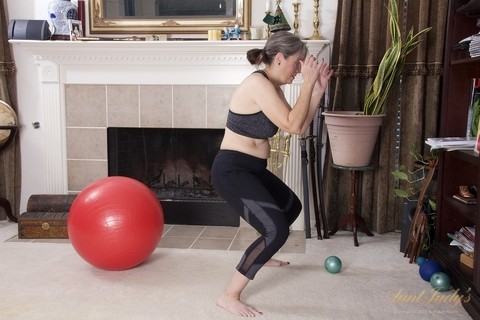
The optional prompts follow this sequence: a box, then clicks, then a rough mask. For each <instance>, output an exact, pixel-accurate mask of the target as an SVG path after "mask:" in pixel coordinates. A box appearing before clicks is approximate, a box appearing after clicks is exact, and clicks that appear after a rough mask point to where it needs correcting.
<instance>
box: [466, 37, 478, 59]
mask: <svg viewBox="0 0 480 320" xmlns="http://www.w3.org/2000/svg"><path fill="white" fill-rule="evenodd" d="M470 38H471V39H472V40H471V41H470V46H469V49H468V51H469V52H470V57H472V58H474V57H478V56H480V35H479V34H474V35H472V36H470Z"/></svg>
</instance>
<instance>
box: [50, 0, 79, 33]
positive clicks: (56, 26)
mask: <svg viewBox="0 0 480 320" xmlns="http://www.w3.org/2000/svg"><path fill="white" fill-rule="evenodd" d="M77 17H78V9H77V6H75V5H74V4H73V3H71V2H70V0H52V1H50V3H49V4H48V23H49V24H50V28H51V31H52V34H53V36H54V37H55V36H68V37H70V29H69V22H68V20H77Z"/></svg>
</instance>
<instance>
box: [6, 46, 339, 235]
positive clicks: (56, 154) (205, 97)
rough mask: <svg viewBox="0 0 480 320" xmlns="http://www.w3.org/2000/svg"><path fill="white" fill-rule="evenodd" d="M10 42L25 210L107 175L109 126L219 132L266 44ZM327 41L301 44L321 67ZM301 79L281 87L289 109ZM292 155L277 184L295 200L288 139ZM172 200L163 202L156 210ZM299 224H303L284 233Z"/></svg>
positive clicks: (296, 161)
mask: <svg viewBox="0 0 480 320" xmlns="http://www.w3.org/2000/svg"><path fill="white" fill-rule="evenodd" d="M10 43H12V45H13V50H14V54H15V57H16V60H17V59H18V61H22V63H21V68H18V70H17V75H16V76H17V81H18V82H19V83H22V84H23V85H22V86H19V87H18V115H19V118H20V119H21V121H22V123H23V124H24V126H23V127H22V132H21V133H22V134H21V135H20V137H19V139H20V148H21V153H22V158H21V162H22V182H21V183H22V190H21V197H20V198H21V204H20V211H21V212H24V211H25V210H26V206H27V200H28V198H29V197H30V196H31V195H32V194H77V193H79V192H81V190H82V189H83V188H84V187H85V186H87V185H88V184H89V183H92V182H93V181H95V180H97V179H100V178H103V177H106V176H107V175H108V166H109V163H108V162H109V160H108V152H107V140H108V139H107V131H108V128H110V127H117V128H120V127H122V128H167V129H169V128H170V129H171V128H186V129H194V128H202V129H224V128H225V120H226V115H227V107H228V100H229V98H230V97H231V93H232V90H233V88H234V87H236V86H237V85H238V84H239V83H240V82H241V81H242V80H243V79H244V78H245V77H246V76H247V75H248V74H250V73H251V72H252V71H253V70H254V68H253V67H252V66H251V65H250V64H249V62H248V60H247V59H246V52H247V51H248V50H249V49H252V48H261V47H263V45H264V43H265V41H264V40H250V41H203V40H199V41H89V42H83V41H33V40H10ZM328 43H329V42H328V40H308V41H307V46H308V47H309V51H310V52H311V53H312V54H316V55H317V56H318V57H319V58H324V59H325V60H326V61H328V60H329V55H330V50H329V45H328ZM301 81H302V79H301V77H298V79H295V81H294V82H293V83H292V84H291V85H285V86H284V87H283V88H282V89H283V90H284V92H285V96H286V99H287V101H288V102H290V103H291V104H292V105H293V104H294V102H295V100H296V97H297V96H298V94H299V92H300V84H301ZM33 123H36V124H37V125H36V126H32V125H30V124H33ZM290 147H291V148H290V157H289V159H288V162H287V164H286V167H285V169H284V172H283V178H284V180H285V182H286V183H287V184H288V185H289V186H290V187H291V188H292V189H293V190H294V191H295V193H296V194H297V195H298V196H299V197H300V198H302V197H303V188H302V181H301V175H300V174H299V172H300V164H301V159H300V145H299V140H298V139H297V138H296V137H294V138H293V139H292V140H291V146H290ZM32 159H35V161H32ZM170 202H171V201H164V205H163V206H164V208H166V207H167V206H168V205H169V203H170ZM198 203H202V202H198ZM212 203H215V204H216V203H217V202H212ZM218 203H221V202H218ZM192 206H193V205H192ZM194 206H195V207H197V206H198V205H194ZM210 207H211V209H210V210H211V211H214V210H215V206H213V205H212V206H210ZM166 211H169V210H166ZM175 211H179V212H182V213H185V212H190V211H191V209H190V208H188V209H181V210H175ZM219 211H220V212H224V210H223V209H222V210H219ZM303 226H304V223H303V216H301V217H299V218H298V219H297V221H295V223H294V224H293V226H292V227H293V229H295V230H302V229H303Z"/></svg>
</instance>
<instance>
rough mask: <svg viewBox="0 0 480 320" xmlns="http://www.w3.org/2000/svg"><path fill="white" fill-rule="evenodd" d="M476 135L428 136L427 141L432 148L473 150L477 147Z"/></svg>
mask: <svg viewBox="0 0 480 320" xmlns="http://www.w3.org/2000/svg"><path fill="white" fill-rule="evenodd" d="M475 142H476V137H441V138H428V139H427V140H426V141H425V143H426V144H428V145H429V146H431V147H432V149H446V150H447V151H453V150H473V149H474V148H475Z"/></svg>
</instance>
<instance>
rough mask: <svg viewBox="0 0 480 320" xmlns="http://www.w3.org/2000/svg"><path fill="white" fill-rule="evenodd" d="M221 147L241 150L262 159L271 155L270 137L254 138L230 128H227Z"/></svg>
mask: <svg viewBox="0 0 480 320" xmlns="http://www.w3.org/2000/svg"><path fill="white" fill-rule="evenodd" d="M220 149H222V150H234V151H239V152H243V153H246V154H249V155H251V156H254V157H257V158H261V159H268V157H269V156H270V143H269V142H268V139H253V138H249V137H245V136H241V135H239V134H236V133H235V132H233V131H231V130H230V129H228V128H227V129H225V136H224V137H223V141H222V145H221V146H220Z"/></svg>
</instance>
